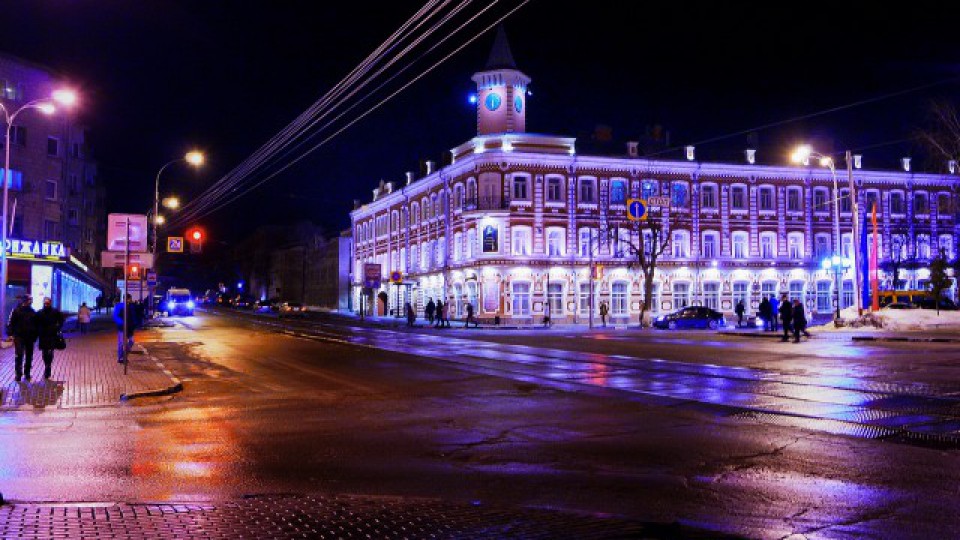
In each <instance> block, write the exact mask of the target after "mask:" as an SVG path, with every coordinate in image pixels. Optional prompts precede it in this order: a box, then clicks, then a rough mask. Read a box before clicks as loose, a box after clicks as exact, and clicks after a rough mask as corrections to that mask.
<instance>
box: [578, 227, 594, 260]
mask: <svg viewBox="0 0 960 540" xmlns="http://www.w3.org/2000/svg"><path fill="white" fill-rule="evenodd" d="M595 231H596V229H589V228H584V229H580V239H579V250H578V252H579V253H580V256H581V257H583V258H584V259H587V258H589V257H590V252H591V251H592V250H593V238H594V235H595V234H596V232H595Z"/></svg>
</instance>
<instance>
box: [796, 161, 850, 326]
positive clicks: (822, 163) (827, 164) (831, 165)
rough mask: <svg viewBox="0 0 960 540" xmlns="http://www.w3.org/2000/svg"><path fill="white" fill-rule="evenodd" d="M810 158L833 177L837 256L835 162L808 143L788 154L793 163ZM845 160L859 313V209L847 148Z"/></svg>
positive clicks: (837, 253) (835, 229) (836, 228)
mask: <svg viewBox="0 0 960 540" xmlns="http://www.w3.org/2000/svg"><path fill="white" fill-rule="evenodd" d="M810 158H815V159H818V160H819V161H820V166H821V167H827V168H829V169H830V176H831V177H832V178H833V234H834V247H833V257H834V258H839V257H840V256H841V255H842V250H841V242H840V198H841V197H840V189H839V187H838V185H837V167H836V163H835V162H834V160H833V158H832V157H830V156H827V155H824V154H821V153H819V152H817V151H815V150H814V149H813V148H811V147H810V145H808V144H804V145H801V146H799V147H797V149H796V150H795V151H794V152H793V154H792V155H791V156H790V159H791V160H792V161H793V162H794V163H803V164H804V165H806V164H807V163H808V161H809V159H810ZM846 160H847V176H848V178H849V181H850V193H849V196H850V201H851V205H850V209H851V211H852V214H853V220H852V223H851V227H852V229H853V231H852V232H853V235H852V240H853V246H851V247H852V249H851V250H850V253H851V255H852V256H853V259H852V262H851V265H852V266H853V268H854V272H853V290H854V305H856V306H857V313H858V314H860V313H861V311H862V309H861V308H860V300H861V299H860V276H859V274H860V267H859V265H858V261H859V255H860V253H859V250H860V246H859V244H858V243H857V239H858V237H859V231H858V230H857V228H858V225H857V223H858V221H859V215H858V212H859V210H858V208H857V199H856V195H855V193H854V185H853V159H852V156H851V154H850V151H849V150H848V151H847V152H846ZM838 287H839V285H838ZM838 295H839V291H838ZM839 306H840V303H839V302H837V317H839V316H840V307H839Z"/></svg>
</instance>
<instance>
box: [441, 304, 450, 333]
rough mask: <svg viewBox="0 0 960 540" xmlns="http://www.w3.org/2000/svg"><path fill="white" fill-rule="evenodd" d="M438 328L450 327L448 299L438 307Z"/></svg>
mask: <svg viewBox="0 0 960 540" xmlns="http://www.w3.org/2000/svg"><path fill="white" fill-rule="evenodd" d="M440 328H450V300H449V299H448V300H447V301H446V302H444V303H443V305H442V306H441V307H440Z"/></svg>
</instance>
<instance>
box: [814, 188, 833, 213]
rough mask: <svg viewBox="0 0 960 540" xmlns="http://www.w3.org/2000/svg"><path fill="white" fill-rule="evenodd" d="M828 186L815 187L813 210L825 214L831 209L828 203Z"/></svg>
mask: <svg viewBox="0 0 960 540" xmlns="http://www.w3.org/2000/svg"><path fill="white" fill-rule="evenodd" d="M828 193H829V191H827V188H825V187H818V188H813V211H814V212H817V213H821V214H824V213H826V212H829V211H830V205H829V204H827V199H828Z"/></svg>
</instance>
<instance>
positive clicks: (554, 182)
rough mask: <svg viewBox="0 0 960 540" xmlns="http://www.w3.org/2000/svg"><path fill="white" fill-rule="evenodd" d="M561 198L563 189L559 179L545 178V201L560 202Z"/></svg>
mask: <svg viewBox="0 0 960 540" xmlns="http://www.w3.org/2000/svg"><path fill="white" fill-rule="evenodd" d="M562 200H563V190H562V189H561V188H560V179H559V178H551V179H549V180H547V201H549V202H560V201H562Z"/></svg>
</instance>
